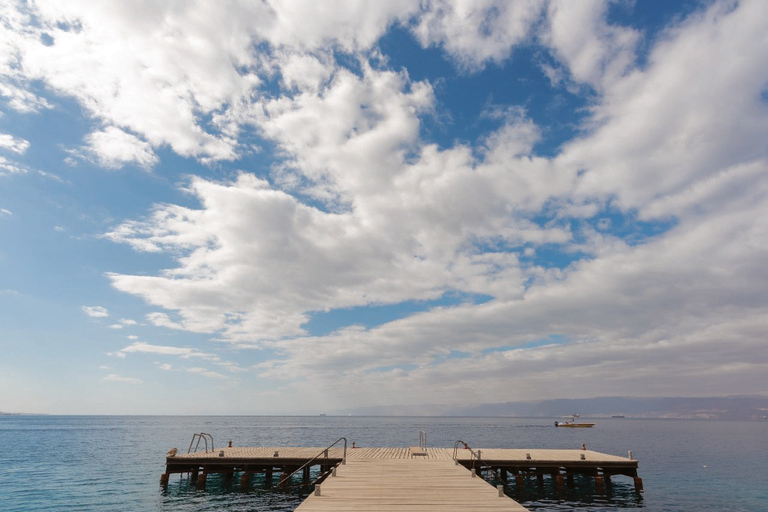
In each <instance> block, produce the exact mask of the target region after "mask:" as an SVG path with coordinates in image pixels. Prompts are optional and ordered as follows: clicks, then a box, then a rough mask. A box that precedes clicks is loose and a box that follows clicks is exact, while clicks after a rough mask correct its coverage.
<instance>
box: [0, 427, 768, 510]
mask: <svg viewBox="0 0 768 512" xmlns="http://www.w3.org/2000/svg"><path fill="white" fill-rule="evenodd" d="M553 421H554V420H552V421H550V420H546V419H538V418H536V419H525V418H378V417H162V416H158V417H137V416H128V417H120V416H0V510H2V511H7V512H16V511H19V512H21V511H24V512H27V511H36V510H46V511H99V512H109V511H115V512H117V511H121V512H123V511H141V512H154V511H174V512H185V511H192V510H194V511H290V510H293V509H294V508H295V507H297V506H298V504H299V503H300V502H301V496H300V495H299V493H298V491H293V492H283V491H278V490H274V489H267V488H264V486H263V485H262V484H261V482H259V481H258V479H255V481H254V482H253V484H252V486H251V491H250V492H249V493H247V494H246V493H242V492H239V491H238V490H237V486H235V487H234V488H233V487H232V486H230V485H228V484H227V483H226V482H224V481H223V480H219V479H218V477H213V476H212V477H210V478H209V481H208V483H209V485H208V487H207V489H206V490H204V491H197V490H195V489H194V488H192V487H191V486H190V485H189V482H188V480H187V479H186V477H184V478H181V477H180V476H179V475H174V476H173V477H172V478H171V481H170V484H169V485H168V487H167V489H163V488H161V487H160V485H159V478H160V474H161V473H163V471H164V467H165V466H164V462H165V452H166V451H167V450H168V449H169V448H171V447H178V448H179V449H180V450H181V451H183V452H186V450H187V447H188V446H189V442H190V440H191V437H192V434H193V433H195V432H209V433H211V434H213V436H214V438H215V440H216V443H217V446H223V445H224V444H225V443H226V442H227V441H229V440H232V441H233V443H234V444H235V445H238V446H327V445H329V444H331V443H332V442H333V441H335V440H336V439H338V438H339V437H341V436H345V437H347V438H348V439H349V441H350V442H351V441H353V440H354V441H355V442H356V443H357V445H358V446H412V445H415V444H418V440H419V431H420V430H423V431H426V432H427V435H428V439H427V440H428V444H429V445H430V446H442V447H452V446H453V443H454V442H455V441H456V440H458V439H461V440H463V441H466V442H468V443H469V444H470V445H471V446H473V447H478V448H569V449H576V448H579V447H580V446H581V443H586V445H587V448H589V449H591V450H595V451H600V452H604V453H611V454H616V455H626V454H627V451H628V450H632V452H633V454H634V456H635V458H636V459H639V460H640V469H639V472H640V476H641V477H642V478H643V481H644V485H645V490H644V492H643V493H641V494H639V495H638V494H637V493H636V492H635V491H634V487H633V484H632V481H631V479H629V478H626V477H621V476H618V477H614V479H613V482H612V484H611V485H610V486H608V487H607V489H606V492H605V493H604V494H599V493H597V492H595V489H594V484H593V482H592V481H590V480H588V479H583V480H580V479H579V478H578V477H577V479H576V488H575V489H566V491H565V492H558V491H557V490H556V489H555V487H554V485H552V483H551V482H549V479H546V480H545V483H544V485H543V486H539V485H538V484H537V482H536V480H535V479H532V480H531V481H529V482H526V489H525V491H524V492H522V493H518V492H517V491H516V490H515V489H514V484H513V485H512V486H511V488H510V489H508V494H509V495H510V496H512V497H513V498H515V499H516V500H517V501H519V502H521V503H522V504H523V505H525V506H526V507H528V508H529V509H531V510H539V511H543V510H586V511H603V510H615V509H618V508H623V509H645V510H651V511H672V512H679V511H710V510H711V511H715V510H717V511H720V510H730V511H753V512H756V511H766V510H768V422H765V421H754V422H749V421H742V422H737V421H734V422H729V421H709V420H707V421H704V420H701V421H695V420H631V419H598V420H595V421H596V423H597V425H596V426H595V428H592V429H574V430H572V429H560V428H555V427H554V425H553Z"/></svg>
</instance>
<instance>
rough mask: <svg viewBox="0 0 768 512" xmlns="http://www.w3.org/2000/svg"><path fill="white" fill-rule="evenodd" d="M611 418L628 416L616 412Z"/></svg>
mask: <svg viewBox="0 0 768 512" xmlns="http://www.w3.org/2000/svg"><path fill="white" fill-rule="evenodd" d="M611 418H626V416H624V415H623V414H614V415H613V416H611Z"/></svg>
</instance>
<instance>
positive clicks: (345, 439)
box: [278, 437, 347, 486]
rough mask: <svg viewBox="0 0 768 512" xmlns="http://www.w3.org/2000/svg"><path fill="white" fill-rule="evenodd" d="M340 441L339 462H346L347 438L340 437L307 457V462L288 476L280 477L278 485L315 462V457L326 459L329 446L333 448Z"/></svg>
mask: <svg viewBox="0 0 768 512" xmlns="http://www.w3.org/2000/svg"><path fill="white" fill-rule="evenodd" d="M341 441H344V456H343V457H342V459H341V463H342V464H346V463H347V438H346V437H340V438H338V439H337V440H336V441H334V442H333V443H331V444H330V445H329V446H328V447H327V448H325V449H323V450H321V451H320V453H318V454H317V455H315V456H314V457H312V458H311V459H309V460H308V461H307V462H305V463H304V464H302V465H301V466H300V467H299V468H297V469H296V470H295V471H294V472H293V473H291V474H290V475H288V476H286V477H284V478H281V479H280V483H279V484H278V486H283V485H285V483H286V482H288V481H289V480H290V479H291V478H293V475H295V474H296V473H298V472H299V471H301V470H302V469H304V468H306V467H307V466H311V465H312V463H313V462H315V461H316V460H317V459H319V458H320V457H321V456H322V457H324V458H326V459H327V458H328V450H330V449H331V448H333V447H334V446H336V445H337V444H339V442H341ZM315 482H317V480H315ZM313 483H314V482H313Z"/></svg>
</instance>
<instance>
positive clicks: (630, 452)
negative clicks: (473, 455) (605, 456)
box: [627, 450, 633, 460]
mask: <svg viewBox="0 0 768 512" xmlns="http://www.w3.org/2000/svg"><path fill="white" fill-rule="evenodd" d="M627 454H628V455H629V460H633V459H632V450H629V451H628V452H627Z"/></svg>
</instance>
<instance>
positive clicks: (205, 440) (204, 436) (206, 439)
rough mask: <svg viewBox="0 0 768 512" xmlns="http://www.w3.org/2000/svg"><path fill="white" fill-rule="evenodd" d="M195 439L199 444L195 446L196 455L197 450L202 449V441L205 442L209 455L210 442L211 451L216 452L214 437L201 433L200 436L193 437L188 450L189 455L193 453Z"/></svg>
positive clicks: (206, 451)
mask: <svg viewBox="0 0 768 512" xmlns="http://www.w3.org/2000/svg"><path fill="white" fill-rule="evenodd" d="M195 439H197V444H196V445H195V453H197V449H198V448H199V447H200V441H203V442H205V453H208V440H209V439H210V440H211V451H214V450H215V448H214V446H213V436H212V435H211V434H206V433H205V432H200V433H199V434H194V435H193V436H192V440H191V441H190V442H189V448H187V453H191V452H192V444H193V443H194V442H195Z"/></svg>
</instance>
